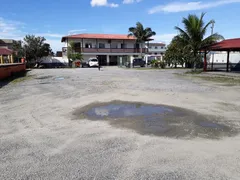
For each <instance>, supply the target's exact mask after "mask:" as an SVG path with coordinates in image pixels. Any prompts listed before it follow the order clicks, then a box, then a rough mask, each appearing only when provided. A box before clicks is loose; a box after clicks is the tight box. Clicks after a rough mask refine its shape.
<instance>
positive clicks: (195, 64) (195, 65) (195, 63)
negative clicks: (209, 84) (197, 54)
mask: <svg viewBox="0 0 240 180" xmlns="http://www.w3.org/2000/svg"><path fill="white" fill-rule="evenodd" d="M193 70H194V71H197V62H196V60H195V61H194V63H193Z"/></svg>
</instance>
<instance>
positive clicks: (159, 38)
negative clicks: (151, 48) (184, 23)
mask: <svg viewBox="0 0 240 180" xmlns="http://www.w3.org/2000/svg"><path fill="white" fill-rule="evenodd" d="M176 35H177V34H174V33H172V34H160V35H156V36H153V37H152V39H154V42H161V43H166V44H169V43H170V42H171V41H172V38H173V37H174V36H176Z"/></svg>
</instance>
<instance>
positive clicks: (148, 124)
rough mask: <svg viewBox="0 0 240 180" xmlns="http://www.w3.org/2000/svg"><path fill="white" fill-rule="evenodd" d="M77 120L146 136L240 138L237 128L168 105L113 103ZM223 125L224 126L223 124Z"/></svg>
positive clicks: (79, 113) (89, 109)
mask: <svg viewBox="0 0 240 180" xmlns="http://www.w3.org/2000/svg"><path fill="white" fill-rule="evenodd" d="M73 115H74V117H75V118H77V119H88V120H92V121H107V122H109V123H110V124H111V125H112V126H114V127H117V128H127V129H132V130H134V131H136V132H137V133H140V134H143V135H155V136H165V137H171V138H197V137H200V138H208V139H220V138H223V137H232V136H235V135H237V134H238V129H237V128H236V127H234V125H230V124H229V123H227V122H226V123H224V121H218V120H217V119H216V117H210V116H205V115H202V114H199V113H197V112H195V111H191V110H188V109H183V108H178V107H171V106H166V105H156V104H145V103H137V102H124V101H112V102H108V103H93V104H89V105H87V106H85V107H82V108H80V109H77V110H75V111H74V112H73ZM223 123H224V124H223Z"/></svg>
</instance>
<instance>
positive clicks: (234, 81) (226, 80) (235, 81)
mask: <svg viewBox="0 0 240 180" xmlns="http://www.w3.org/2000/svg"><path fill="white" fill-rule="evenodd" d="M194 77H197V78H200V79H202V80H205V81H211V82H216V83H222V84H225V85H226V86H233V85H240V78H234V77H226V76H194Z"/></svg>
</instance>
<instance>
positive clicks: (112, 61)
mask: <svg viewBox="0 0 240 180" xmlns="http://www.w3.org/2000/svg"><path fill="white" fill-rule="evenodd" d="M117 65H118V56H109V66H117Z"/></svg>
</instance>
